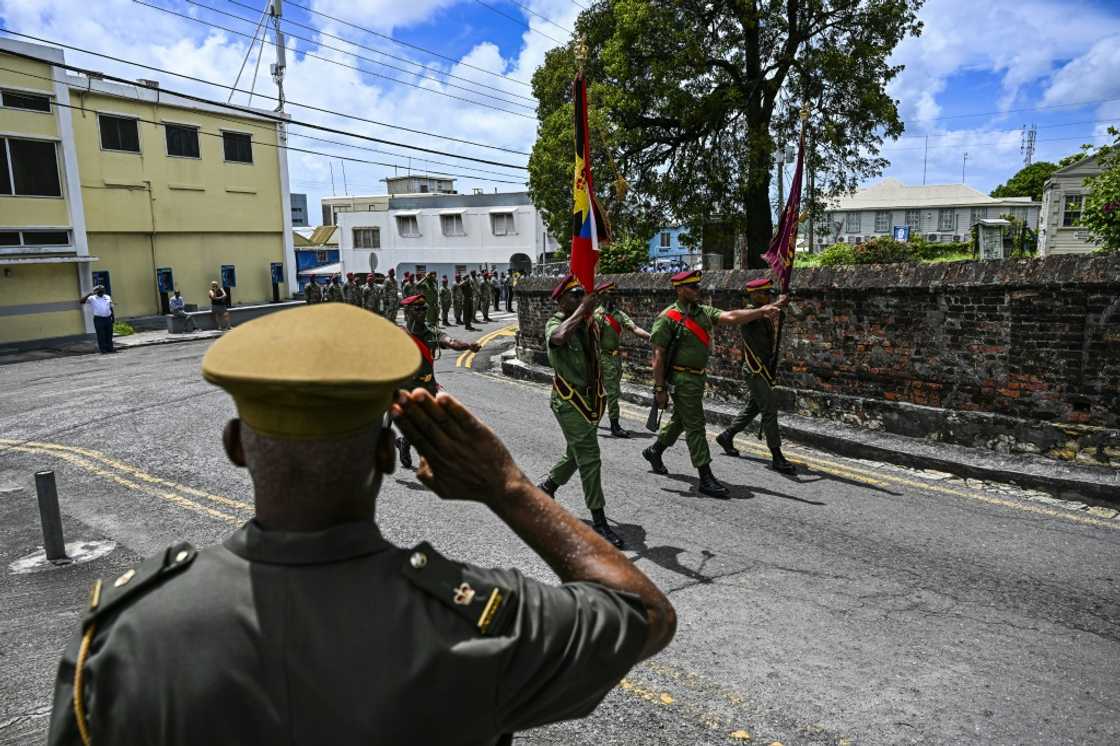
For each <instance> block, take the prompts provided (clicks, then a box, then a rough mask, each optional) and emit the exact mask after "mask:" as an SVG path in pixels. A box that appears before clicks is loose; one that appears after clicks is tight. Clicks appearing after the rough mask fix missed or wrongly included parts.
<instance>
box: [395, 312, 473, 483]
mask: <svg viewBox="0 0 1120 746" xmlns="http://www.w3.org/2000/svg"><path fill="white" fill-rule="evenodd" d="M401 307H402V308H404V326H405V330H407V331H408V335H409V336H410V337H412V341H413V342H415V343H416V349H418V350H420V367H419V368H418V369H417V370H416V374H415V375H414V376H413V377H412V379H411V380H410V381H407V382H406V383H405V386H404V388H405V389H408V390H410V391H411V390H412V389H424V390H425V391H427V392H428V393H429V394H431V395H432V396H435V395H436V394H437V393H438V392H439V384H438V383H436V358H438V357H439V351H440V350H456V351H459V352H462V351H464V350H470V351H472V352H478V351H479V350H481V349H482V345H480V344H478V343H477V342H464V341H462V340H459V339H452V338H451V337H450V336H449V335H447V334H446V333H445V332H442V331H440V330H439V328H438V327H437V326H436V325H435V324H433V323H432V322H431V320H430V319H431V317H430V315H429V313H428V312H429V310H430V308H431V307H430V305H429V304H428V299H427V298H425V297H424V296H423V295H413V296H410V297H408V298H405V299H404V300H403V301H401ZM397 452H398V453H399V454H400V458H401V466H403V467H404V468H406V469H411V468H412V447H411V445H410V444H409V442H408V436H405V435H402V436H401V437H399V438H397Z"/></svg>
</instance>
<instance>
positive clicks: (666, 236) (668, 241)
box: [661, 231, 673, 251]
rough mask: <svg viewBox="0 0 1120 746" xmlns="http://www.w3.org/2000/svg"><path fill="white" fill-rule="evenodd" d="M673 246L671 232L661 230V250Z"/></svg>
mask: <svg viewBox="0 0 1120 746" xmlns="http://www.w3.org/2000/svg"><path fill="white" fill-rule="evenodd" d="M671 248H673V234H672V233H670V232H669V231H661V250H662V251H665V250H666V249H671Z"/></svg>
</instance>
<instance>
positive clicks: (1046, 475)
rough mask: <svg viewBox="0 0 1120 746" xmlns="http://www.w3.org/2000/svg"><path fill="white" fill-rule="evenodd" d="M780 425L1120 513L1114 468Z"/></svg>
mask: <svg viewBox="0 0 1120 746" xmlns="http://www.w3.org/2000/svg"><path fill="white" fill-rule="evenodd" d="M501 372H502V374H503V375H506V376H509V377H510V378H518V379H521V380H526V381H534V382H537V383H551V382H552V370H551V369H549V368H546V367H544V366H539V365H529V364H527V363H523V362H522V361H520V360H518V359H517V358H516V357H514V356H513V354H512V352H508V353H506V356H505V357H503V358H502V361H501ZM622 398H623V400H625V401H628V402H631V403H633V404H638V405H640V406H643V407H649V406H650V404H651V403H652V401H653V397H652V394H651V393H650V392H649V391H648V390H646V389H644V388H641V389H640V388H638V387H636V386H633V385H631V384H628V383H626V382H623V384H622ZM736 411H737V407H736V406H735V405H733V404H727V403H725V402H719V401H714V400H711V399H708V400H705V402H704V414H705V416H706V418H707V421H708V422H709V423H710V424H712V425H717V426H727V425H728V424H729V423H730V422H731V420H732V418H734V416H735V413H736ZM778 422H779V424H780V426H781V431H782V437H783V438H787V439H789V440H791V441H796V442H798V443H802V444H804V445H807V446H812V447H814V448H819V449H821V450H823V451H829V452H831V453H835V454H838V455H841V456H847V457H849V458H857V459H867V460H871V461H882V462H885V463H890V464H898V465H900V466H907V467H911V468H916V469H925V470H929V471H936V472H944V473H948V474H952V475H955V476H959V477H962V478H966V479H979V480H984V481H990V482H1004V483H1011V484H1016V485H1019V486H1020V487H1025V488H1028V489H1035V490H1042V491H1044V492H1047V493H1050V494H1052V495H1054V496H1055V497H1060V498H1062V499H1066V500H1080V501H1084V502H1086V503H1090V504H1096V505H1104V506H1107V507H1110V508H1120V473H1118V472H1116V471H1114V470H1111V469H1103V468H1099V467H1091V466H1081V465H1075V464H1071V463H1068V462H1063V461H1054V460H1053V459H1047V458H1042V457H1039V456H1027V455H1018V454H1016V455H1011V454H1002V453H996V452H994V451H986V450H980V449H976V448H965V447H963V446H957V445H949V444H945V443H936V442H933V441H928V440H921V439H919V438H907V437H904V436H901V435H891V434H887V433H881V432H875V431H872V430H865V429H862V428H855V427H849V426H847V425H842V424H840V423H838V422H834V421H832V420H824V419H818V418H814V417H803V416H801V415H796V414H791V413H788V412H781V413H780V414H779V416H778ZM756 423H757V420H756Z"/></svg>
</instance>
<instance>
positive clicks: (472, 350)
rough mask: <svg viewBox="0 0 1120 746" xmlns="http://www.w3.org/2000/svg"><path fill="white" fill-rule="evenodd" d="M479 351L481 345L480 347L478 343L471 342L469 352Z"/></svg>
mask: <svg viewBox="0 0 1120 746" xmlns="http://www.w3.org/2000/svg"><path fill="white" fill-rule="evenodd" d="M481 349H482V345H480V344H479V343H478V342H471V346H470V350H471V352H478V351H479V350H481Z"/></svg>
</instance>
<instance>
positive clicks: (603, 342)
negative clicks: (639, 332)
mask: <svg viewBox="0 0 1120 746" xmlns="http://www.w3.org/2000/svg"><path fill="white" fill-rule="evenodd" d="M608 313H609V314H610V315H611V317H612V318H614V320H615V321H617V322H618V325H619V326H621V327H622V328H623V329H628V330H630V332H631V333H633V331H634V329H636V328H637V324H635V323H634V320H633V319H631V318H630V317H629V316H628V315H627V314H626V312H625V311H623V310H622V309H621V308H615V309H614V310H613V311H608V310H607V309H606V308H604V307H603V306H599V307H598V308H596V309H595V322H596V323H598V324H599V349H600V350H601V351H602V352H614V351H615V350H617V349H618V347H619V345H621V344H622V337H621V335H619V334H618V332H616V331H615V330H614V327H613V326H611V325H610V322H608V321H607V314H608Z"/></svg>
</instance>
